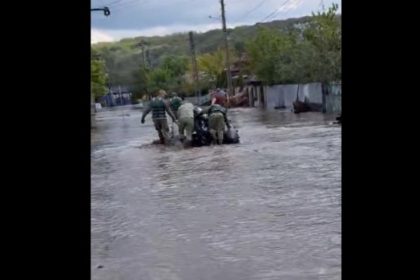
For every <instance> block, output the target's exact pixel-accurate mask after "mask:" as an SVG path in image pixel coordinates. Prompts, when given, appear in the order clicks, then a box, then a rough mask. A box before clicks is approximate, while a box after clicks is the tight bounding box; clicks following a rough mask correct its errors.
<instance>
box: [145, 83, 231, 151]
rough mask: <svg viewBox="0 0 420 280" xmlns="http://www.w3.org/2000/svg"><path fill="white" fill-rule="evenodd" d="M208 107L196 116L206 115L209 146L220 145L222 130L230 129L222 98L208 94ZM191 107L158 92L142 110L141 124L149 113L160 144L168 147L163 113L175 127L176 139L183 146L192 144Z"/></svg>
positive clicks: (217, 92)
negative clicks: (176, 130)
mask: <svg viewBox="0 0 420 280" xmlns="http://www.w3.org/2000/svg"><path fill="white" fill-rule="evenodd" d="M210 95H211V104H210V106H207V107H205V108H204V109H203V110H201V111H200V112H199V113H198V116H199V115H202V114H207V115H208V128H209V132H210V134H211V137H212V143H211V144H213V145H214V144H219V145H220V144H222V143H223V137H224V132H225V126H226V127H227V128H230V123H229V120H228V119H227V116H226V113H227V110H226V107H225V104H226V94H225V93H224V92H223V91H222V90H220V89H217V90H215V91H213V92H211V94H210ZM194 108H195V107H194V105H193V104H192V103H191V102H188V101H186V100H185V98H184V96H181V97H180V96H177V94H176V93H172V94H170V95H169V96H168V95H167V93H166V91H164V90H162V89H161V90H159V91H157V92H156V94H155V96H154V97H153V98H152V100H150V102H149V105H148V107H147V108H146V109H145V110H144V112H143V115H142V118H141V123H144V122H145V118H146V116H147V115H148V114H149V113H150V112H152V120H153V123H154V125H155V128H156V131H157V133H158V135H159V142H160V144H169V143H170V139H171V138H172V136H171V133H170V129H169V125H168V120H167V117H166V113H167V114H168V115H169V116H170V117H171V119H172V122H174V123H176V124H177V125H178V132H179V139H180V140H181V141H182V142H183V143H184V145H186V146H189V145H191V143H192V134H193V131H194V120H195V119H194V118H195V117H196V116H195V115H194Z"/></svg>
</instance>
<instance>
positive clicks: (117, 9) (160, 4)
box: [91, 0, 341, 43]
mask: <svg viewBox="0 0 420 280" xmlns="http://www.w3.org/2000/svg"><path fill="white" fill-rule="evenodd" d="M331 3H338V4H339V11H340V12H341V0H225V10H226V22H227V26H228V27H235V26H239V25H252V24H255V23H257V22H264V21H272V20H277V19H286V18H291V17H301V16H305V15H310V14H311V12H316V11H319V10H321V7H322V4H323V5H324V7H325V8H327V7H329V6H330V5H331ZM104 6H108V7H109V9H110V11H111V15H110V16H108V17H105V16H104V14H103V12H91V15H92V25H91V42H92V43H96V42H108V41H115V40H120V39H122V38H128V37H136V36H154V35H167V34H171V33H176V32H188V31H197V32H204V31H207V30H211V29H219V28H221V20H220V14H221V6H220V0H91V7H92V8H101V7H104ZM209 16H212V17H213V18H209Z"/></svg>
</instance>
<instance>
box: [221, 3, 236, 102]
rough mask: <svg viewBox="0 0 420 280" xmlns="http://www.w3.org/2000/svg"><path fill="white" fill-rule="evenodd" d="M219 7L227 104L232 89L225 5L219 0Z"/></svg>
mask: <svg viewBox="0 0 420 280" xmlns="http://www.w3.org/2000/svg"><path fill="white" fill-rule="evenodd" d="M220 5H221V6H222V26H223V35H224V41H225V51H226V60H225V62H226V77H227V86H228V92H227V101H228V104H229V96H230V95H233V87H232V77H231V72H230V61H229V44H228V36H227V30H226V17H225V3H224V1H223V0H220Z"/></svg>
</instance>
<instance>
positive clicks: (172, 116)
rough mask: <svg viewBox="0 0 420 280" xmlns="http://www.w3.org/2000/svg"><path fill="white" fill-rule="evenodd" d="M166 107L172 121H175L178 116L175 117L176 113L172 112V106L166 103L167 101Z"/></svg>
mask: <svg viewBox="0 0 420 280" xmlns="http://www.w3.org/2000/svg"><path fill="white" fill-rule="evenodd" d="M165 109H166V112H168V114H169V116H171V118H172V121H173V122H175V121H176V117H175V115H174V113H173V112H172V110H171V108H170V107H169V105H168V103H166V102H165Z"/></svg>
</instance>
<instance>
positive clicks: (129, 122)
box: [91, 106, 341, 280]
mask: <svg viewBox="0 0 420 280" xmlns="http://www.w3.org/2000/svg"><path fill="white" fill-rule="evenodd" d="M141 113H142V112H141V110H133V109H131V107H130V106H126V107H124V108H118V109H115V110H112V111H104V112H99V113H97V116H96V119H97V121H96V124H97V128H96V129H94V130H92V155H91V160H92V167H91V170H92V171H91V172H92V175H91V176H92V178H91V180H92V184H91V258H92V260H91V263H92V268H91V269H92V279H97V280H119V279H121V280H172V279H173V280H181V279H182V280H216V279H221V280H224V279H229V280H251V279H252V280H257V279H273V280H274V279H275V280H278V279H281V280H283V279H286V280H288V279H299V280H302V279H329V280H334V279H341V127H340V126H338V125H335V124H332V122H333V120H334V117H332V116H329V117H328V116H325V115H323V114H321V113H304V114H300V115H295V114H293V113H291V112H281V111H272V112H268V111H264V110H261V109H256V108H237V109H231V110H229V112H228V116H229V117H230V119H231V120H232V122H233V124H234V126H235V127H236V128H237V129H238V130H239V135H240V140H241V143H240V144H236V145H223V146H212V147H200V148H190V149H183V148H181V147H177V146H172V147H165V146H161V145H152V144H151V142H152V141H153V140H155V139H157V133H156V131H155V129H154V126H153V122H152V120H151V116H150V114H149V115H148V116H147V118H146V123H145V124H143V125H142V124H141V123H140V119H141Z"/></svg>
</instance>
